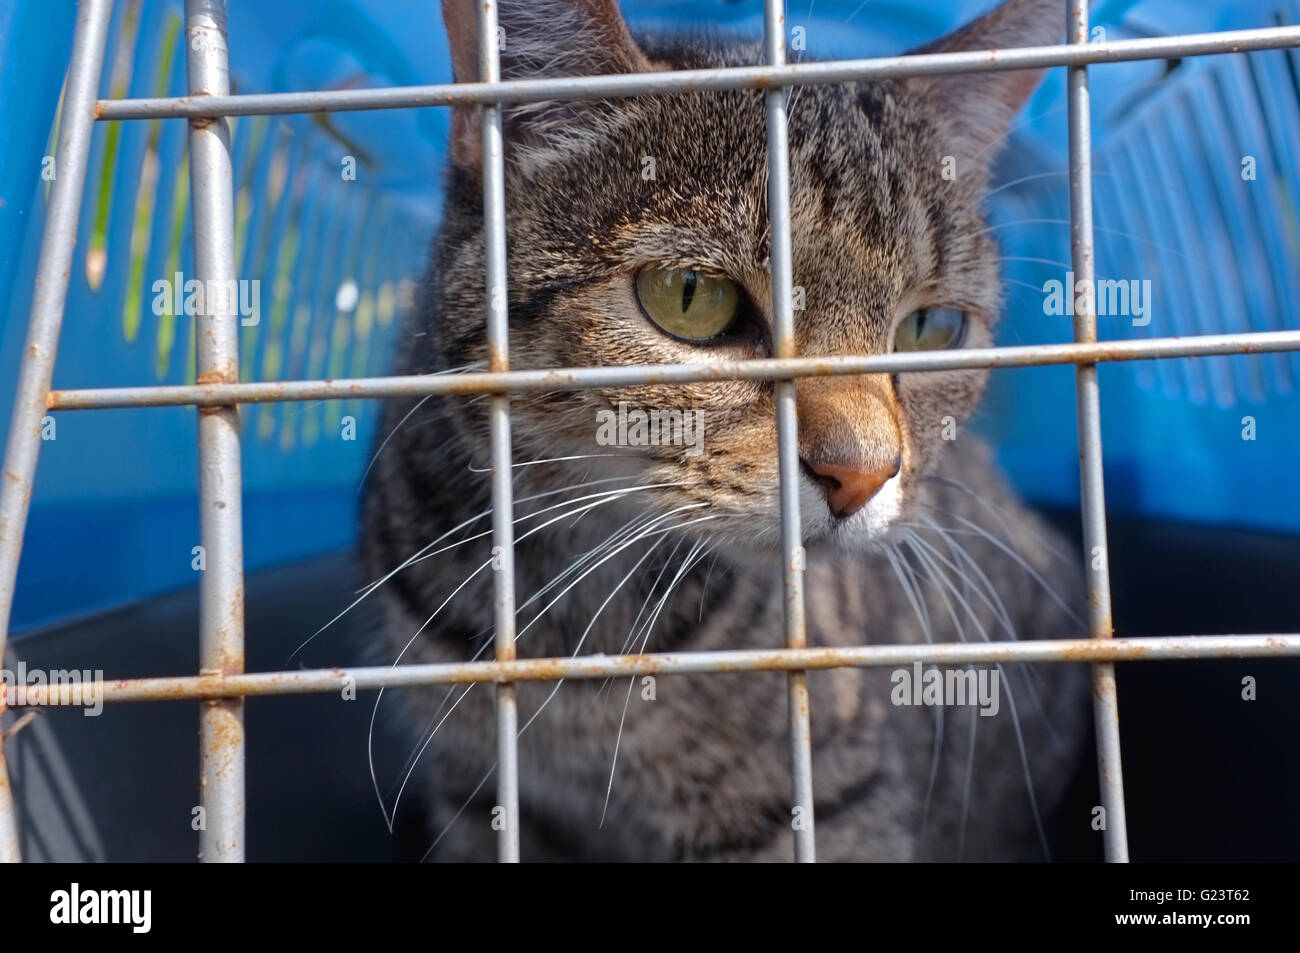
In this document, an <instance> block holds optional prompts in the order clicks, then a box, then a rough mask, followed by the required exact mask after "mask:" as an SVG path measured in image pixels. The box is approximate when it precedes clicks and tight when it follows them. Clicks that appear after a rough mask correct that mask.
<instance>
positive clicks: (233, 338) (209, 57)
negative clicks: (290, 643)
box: [185, 0, 244, 862]
mask: <svg viewBox="0 0 1300 953" xmlns="http://www.w3.org/2000/svg"><path fill="white" fill-rule="evenodd" d="M185 50H186V53H185V57H186V64H185V65H186V71H187V74H188V76H189V82H188V88H189V93H190V95H191V96H200V97H201V96H225V95H226V94H227V93H228V92H229V91H230V75H229V72H228V66H227V51H226V0H185ZM189 145H190V194H191V195H192V196H193V202H194V273H195V278H197V279H198V280H199V281H202V282H204V283H205V284H207V283H209V282H233V281H234V280H235V215H234V178H233V175H232V170H231V161H230V127H229V124H228V123H227V122H226V120H225V119H224V118H219V119H193V120H191V121H190V133H189ZM211 286H212V285H210V284H209V285H208V287H211ZM219 304H220V303H219V302H214V301H213V300H212V296H210V295H209V296H207V298H206V300H205V301H204V309H205V312H204V313H202V314H197V315H195V318H194V335H195V339H196V346H197V362H196V367H197V369H198V384H197V386H198V387H200V388H202V387H209V386H213V385H217V384H234V383H238V381H239V317H238V313H237V308H234V307H227V308H221V307H220V306H219ZM241 482H242V479H241V472H240V447H239V408H238V407H237V406H235V405H234V404H224V405H207V406H203V407H200V408H199V536H200V542H201V543H202V545H203V554H204V557H203V558H204V560H205V568H204V570H203V572H201V573H200V574H199V656H200V661H199V668H200V671H201V672H203V673H204V674H206V675H211V676H228V675H238V674H240V673H241V672H243V670H244V545H243V522H242V515H241V502H242V501H241ZM199 717H200V721H199V743H200V748H201V760H202V776H201V779H200V783H201V787H200V804H201V806H202V808H203V822H204V823H203V826H202V827H201V828H200V832H199V857H200V858H202V859H203V860H205V861H235V862H237V861H242V860H243V859H244V703H243V700H242V699H240V698H236V697H229V698H222V699H214V700H210V701H207V702H204V704H203V707H202V710H201V712H200V716H199Z"/></svg>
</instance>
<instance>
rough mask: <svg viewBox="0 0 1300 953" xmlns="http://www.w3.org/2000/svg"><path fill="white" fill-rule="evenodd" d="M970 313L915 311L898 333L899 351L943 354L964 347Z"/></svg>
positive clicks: (955, 310) (945, 310) (895, 342)
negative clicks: (940, 352) (962, 343)
mask: <svg viewBox="0 0 1300 953" xmlns="http://www.w3.org/2000/svg"><path fill="white" fill-rule="evenodd" d="M966 322H967V318H966V312H965V311H958V310H957V309H956V308H922V309H920V310H919V311H913V312H912V313H911V314H909V315H908V316H907V317H906V318H904V319H903V322H902V323H901V324H900V325H899V326H898V330H896V331H895V332H894V350H895V351H941V350H944V349H945V348H955V347H960V346H961V342H962V340H963V339H964V338H965V337H966Z"/></svg>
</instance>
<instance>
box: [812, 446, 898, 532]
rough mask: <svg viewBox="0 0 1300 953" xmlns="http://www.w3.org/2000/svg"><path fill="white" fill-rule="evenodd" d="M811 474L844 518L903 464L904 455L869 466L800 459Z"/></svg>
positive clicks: (836, 513)
mask: <svg viewBox="0 0 1300 953" xmlns="http://www.w3.org/2000/svg"><path fill="white" fill-rule="evenodd" d="M802 462H803V465H804V466H805V467H807V468H808V471H809V473H810V475H811V476H812V478H813V479H814V480H815V481H816V482H817V483H819V484H821V487H822V489H823V490H825V491H826V502H827V504H828V505H829V506H830V508H831V512H832V513H834V514H835V515H836V516H837V517H839V518H840V519H847V518H848V517H850V516H852V515H853V514H854V513H856V512H857V511H858V510H860V509H862V507H864V506H866V505H867V501H868V500H870V499H871V498H872V497H873V496H875V495H876V494H877V493H878V492H879V491H880V488H881V487H882V486H884V485H885V483H886V482H888V480H889V478H890V477H893V476H896V475H897V474H898V471H899V470H900V469H901V468H902V465H903V458H902V457H901V456H896V457H894V459H893V460H891V461H890V462H889V463H888V464H886V465H884V466H880V467H876V468H874V469H871V470H865V471H864V470H859V469H857V468H855V467H848V466H840V465H839V464H834V463H819V462H817V463H815V462H813V461H811V460H803V461H802Z"/></svg>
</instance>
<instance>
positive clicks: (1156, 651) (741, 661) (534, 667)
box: [9, 634, 1300, 708]
mask: <svg viewBox="0 0 1300 953" xmlns="http://www.w3.org/2000/svg"><path fill="white" fill-rule="evenodd" d="M1292 656H1300V634H1284V635H1188V636H1160V637H1154V638H1136V639H1132V638H1115V639H1105V640H1102V639H1054V640H1046V639H1045V640H1041V641H1030V642H955V643H939V644H926V645H862V646H854V647H850V648H804V649H735V650H730V651H725V652H683V653H652V654H647V655H587V656H578V657H568V658H540V659H519V660H516V661H513V662H495V661H493V662H454V663H438V664H424V665H394V666H384V667H369V668H332V669H309V670H303V671H291V672H256V673H251V674H244V675H227V676H220V675H199V676H193V675H188V676H178V677H174V678H134V679H119V680H105V681H87V682H83V683H81V684H80V686H79V687H78V688H77V689H76V691H80V693H81V695H82V697H83V698H86V697H87V696H89V699H90V700H102V701H104V702H138V701H178V700H184V699H201V698H208V699H210V698H234V697H238V696H250V695H299V694H307V693H311V692H345V691H346V692H355V691H367V690H374V689H379V688H395V687H408V688H409V687H414V686H421V685H453V684H466V683H470V682H495V683H502V682H553V681H559V680H560V679H571V678H577V679H592V678H609V677H620V676H623V677H626V676H636V675H687V674H699V673H704V672H715V673H737V672H767V671H770V672H789V671H798V670H802V669H834V668H883V667H885V666H890V665H909V664H911V663H913V662H920V663H921V664H922V665H952V666H956V665H970V664H978V663H988V664H992V663H998V662H1144V661H1170V660H1175V659H1223V658H1287V657H1292ZM100 692H102V695H101V694H99V693H100ZM52 693H53V694H52ZM11 694H13V695H17V694H18V693H17V692H16V691H14V690H13V689H11ZM25 695H26V697H25V698H16V699H14V700H11V701H10V704H9V707H11V708H22V707H41V706H45V705H81V704H83V702H81V701H76V700H74V699H75V691H74V690H73V689H72V688H71V687H70V686H67V685H64V686H62V687H60V686H49V685H44V686H30V687H27V688H26V689H25ZM56 696H57V697H56Z"/></svg>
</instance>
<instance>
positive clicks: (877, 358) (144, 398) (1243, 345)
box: [46, 331, 1300, 410]
mask: <svg viewBox="0 0 1300 953" xmlns="http://www.w3.org/2000/svg"><path fill="white" fill-rule="evenodd" d="M1297 350H1300V331H1260V332H1256V333H1236V334H1204V335H1197V336H1194V337H1171V338H1144V339H1142V340H1132V341H1098V342H1096V343H1091V344H1030V345H1022V346H1017V347H985V348H968V349H964V350H955V351H915V352H907V353H893V354H852V355H838V356H834V357H799V358H758V359H754V360H745V361H717V362H712V363H700V364H633V365H627V366H623V367H570V368H556V369H553V370H541V371H509V372H506V373H495V374H494V373H489V372H472V373H465V374H438V375H435V374H425V375H412V376H405V377H365V378H355V379H351V380H310V381H264V382H260V383H245V384H191V385H171V386H161V387H103V388H85V389H79V390H56V391H51V392H50V394H49V397H48V399H47V401H46V405H47V407H48V408H49V409H50V410H92V409H107V408H121V407H175V406H181V405H187V404H198V405H199V406H207V405H221V404H233V403H239V404H256V403H267V402H275V401H296V400H334V399H338V398H356V397H398V396H424V395H430V394H432V395H440V394H481V393H513V392H519V391H564V390H586V389H591V388H603V387H626V386H629V385H636V384H690V383H697V382H700V381H718V380H754V381H762V380H777V379H780V378H792V377H821V376H827V375H836V374H899V373H907V372H917V371H948V370H963V369H967V370H968V369H974V368H997V367H1032V366H1039V365H1054V364H1094V363H1103V362H1109V361H1139V360H1146V359H1151V358H1166V357H1204V356H1206V355H1212V354H1264V353H1268V352H1271V351H1297Z"/></svg>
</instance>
